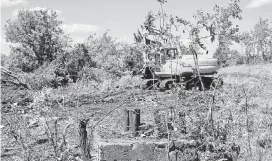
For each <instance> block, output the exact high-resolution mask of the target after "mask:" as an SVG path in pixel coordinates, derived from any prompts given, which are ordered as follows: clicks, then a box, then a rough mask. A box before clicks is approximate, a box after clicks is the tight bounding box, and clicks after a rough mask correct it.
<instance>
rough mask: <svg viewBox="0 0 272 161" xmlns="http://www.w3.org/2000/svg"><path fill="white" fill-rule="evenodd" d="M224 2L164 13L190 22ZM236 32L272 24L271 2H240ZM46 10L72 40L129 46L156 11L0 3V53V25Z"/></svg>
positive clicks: (177, 6) (106, 4)
mask: <svg viewBox="0 0 272 161" xmlns="http://www.w3.org/2000/svg"><path fill="white" fill-rule="evenodd" d="M228 2H229V1H228V0H168V2H167V3H166V4H165V5H164V10H165V11H166V12H167V13H168V14H172V15H174V16H179V17H182V18H184V19H186V20H192V19H193V18H192V16H193V14H194V13H196V11H197V10H198V9H202V10H204V11H205V12H212V9H213V7H214V5H215V4H217V5H219V6H224V5H227V4H228ZM240 6H241V8H242V10H243V13H242V17H243V19H242V20H241V21H238V22H236V24H238V25H239V26H240V31H249V30H251V29H252V28H253V27H254V25H255V24H256V23H257V21H258V18H259V17H262V18H268V19H269V20H270V22H271V21H272V0H241V3H240ZM22 8H24V9H32V10H37V9H41V8H49V9H52V10H55V11H56V12H57V13H58V16H59V20H62V21H63V25H62V28H63V29H64V31H65V33H66V34H69V35H70V37H71V38H72V39H73V43H77V42H83V41H84V40H85V39H87V37H88V36H89V35H90V34H94V33H95V34H96V35H98V36H99V35H102V34H103V33H104V32H106V31H107V30H109V33H108V34H109V35H110V36H112V37H113V38H116V40H117V41H125V42H128V43H133V33H134V32H136V31H137V29H138V28H140V25H141V24H143V22H144V20H145V16H146V15H147V13H148V12H149V11H153V12H155V13H157V12H158V10H159V9H160V5H159V3H158V2H157V0H1V53H4V54H9V52H10V49H9V46H10V43H8V42H6V41H5V35H4V30H3V28H4V26H5V24H6V21H7V20H8V19H11V20H14V19H16V13H17V10H18V9H22Z"/></svg>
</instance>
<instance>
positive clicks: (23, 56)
mask: <svg viewBox="0 0 272 161" xmlns="http://www.w3.org/2000/svg"><path fill="white" fill-rule="evenodd" d="M61 23H62V22H61V21H59V20H58V19H57V13H56V12H55V11H52V10H49V9H41V10H38V11H36V10H34V11H31V10H24V9H22V10H19V12H18V15H17V19H16V20H13V21H11V20H8V21H7V25H5V28H4V30H5V35H6V40H7V42H11V43H14V45H12V47H11V56H12V58H13V62H12V63H11V65H12V66H14V67H15V68H19V69H21V70H22V71H23V72H33V71H34V70H35V69H37V68H39V67H40V66H41V65H43V64H44V63H50V62H52V61H53V60H55V59H56V57H57V55H58V54H62V53H63V51H64V50H65V48H66V47H68V42H69V39H68V37H67V36H65V35H64V33H63V30H62V29H61V27H60V25H61Z"/></svg>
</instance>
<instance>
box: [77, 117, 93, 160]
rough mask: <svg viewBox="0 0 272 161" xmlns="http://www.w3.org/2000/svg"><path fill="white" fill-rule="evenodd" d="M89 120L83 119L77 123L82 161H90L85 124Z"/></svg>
mask: <svg viewBox="0 0 272 161" xmlns="http://www.w3.org/2000/svg"><path fill="white" fill-rule="evenodd" d="M88 122H89V119H83V120H81V121H80V122H79V136H80V148H81V153H82V159H83V160H84V161H90V160H91V154H90V142H89V140H88V133H87V130H86V128H87V124H88Z"/></svg>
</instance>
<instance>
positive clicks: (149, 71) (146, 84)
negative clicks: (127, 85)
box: [142, 46, 223, 90]
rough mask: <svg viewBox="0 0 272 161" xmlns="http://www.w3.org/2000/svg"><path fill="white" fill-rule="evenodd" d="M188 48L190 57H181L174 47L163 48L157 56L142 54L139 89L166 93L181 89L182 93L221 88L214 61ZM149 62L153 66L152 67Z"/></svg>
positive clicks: (155, 53)
mask: <svg viewBox="0 0 272 161" xmlns="http://www.w3.org/2000/svg"><path fill="white" fill-rule="evenodd" d="M190 48H191V50H190V51H191V52H190V53H191V54H190V55H183V54H182V53H181V52H179V51H178V48H176V47H163V48H160V50H159V51H157V52H153V53H148V54H146V53H145V56H144V57H145V60H146V61H145V64H146V65H145V67H144V69H143V71H142V79H143V82H142V89H154V88H156V89H157V88H158V89H161V90H168V89H171V88H173V87H174V86H176V85H182V86H184V87H185V89H186V90H189V89H199V90H203V88H204V89H210V87H212V86H215V85H216V84H217V85H218V84H219V85H222V84H223V82H222V80H219V79H217V76H216V75H217V71H218V61H217V59H214V58H210V57H207V56H206V55H200V54H196V53H194V52H195V50H193V49H192V47H191V46H190ZM151 55H152V56H151ZM151 62H156V63H155V65H154V63H151ZM151 64H152V65H151Z"/></svg>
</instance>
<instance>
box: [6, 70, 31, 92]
mask: <svg viewBox="0 0 272 161" xmlns="http://www.w3.org/2000/svg"><path fill="white" fill-rule="evenodd" d="M1 72H3V74H6V75H7V76H9V77H11V78H13V79H15V80H17V81H18V82H19V83H16V82H14V81H11V80H4V81H7V82H10V83H12V84H14V85H17V86H23V87H24V88H26V89H30V88H29V85H28V84H26V83H24V82H22V81H21V80H20V79H19V78H18V77H19V76H18V75H17V74H16V73H14V72H12V71H10V70H8V69H6V68H4V67H2V66H1ZM1 79H2V78H1Z"/></svg>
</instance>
